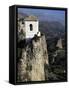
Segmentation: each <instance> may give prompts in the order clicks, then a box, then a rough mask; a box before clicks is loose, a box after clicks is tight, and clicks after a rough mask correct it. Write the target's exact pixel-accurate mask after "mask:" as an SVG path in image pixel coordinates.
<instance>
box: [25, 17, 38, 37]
mask: <svg viewBox="0 0 69 90" xmlns="http://www.w3.org/2000/svg"><path fill="white" fill-rule="evenodd" d="M24 24H25V32H26V38H33V37H34V35H35V34H37V32H38V31H39V22H38V19H37V17H35V16H28V17H26V18H25V19H24Z"/></svg>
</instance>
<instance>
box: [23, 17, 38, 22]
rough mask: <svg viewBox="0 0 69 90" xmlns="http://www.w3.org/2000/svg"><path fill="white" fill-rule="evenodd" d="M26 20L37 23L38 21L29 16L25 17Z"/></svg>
mask: <svg viewBox="0 0 69 90" xmlns="http://www.w3.org/2000/svg"><path fill="white" fill-rule="evenodd" d="M24 20H25V21H37V20H38V19H37V17H35V16H27V17H25V19H24Z"/></svg>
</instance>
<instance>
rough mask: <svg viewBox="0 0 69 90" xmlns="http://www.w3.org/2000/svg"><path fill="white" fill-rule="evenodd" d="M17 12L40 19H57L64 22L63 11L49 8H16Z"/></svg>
mask: <svg viewBox="0 0 69 90" xmlns="http://www.w3.org/2000/svg"><path fill="white" fill-rule="evenodd" d="M18 13H25V14H27V15H34V16H37V17H38V19H39V20H42V21H46V20H47V21H59V22H61V23H63V24H64V23H65V11H63V10H49V9H31V8H18Z"/></svg>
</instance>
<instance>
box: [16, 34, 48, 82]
mask: <svg viewBox="0 0 69 90" xmlns="http://www.w3.org/2000/svg"><path fill="white" fill-rule="evenodd" d="M19 49H20V48H19ZM46 65H49V63H48V53H47V45H46V40H45V36H44V35H42V36H40V37H37V36H36V37H34V38H33V39H32V40H30V41H29V42H28V43H27V45H26V46H25V47H24V48H22V49H21V51H20V58H19V60H18V63H17V69H18V70H17V81H18V82H21V81H22V82H23V81H42V80H47V79H48V78H47V73H45V72H47V70H46V69H45V66H46Z"/></svg>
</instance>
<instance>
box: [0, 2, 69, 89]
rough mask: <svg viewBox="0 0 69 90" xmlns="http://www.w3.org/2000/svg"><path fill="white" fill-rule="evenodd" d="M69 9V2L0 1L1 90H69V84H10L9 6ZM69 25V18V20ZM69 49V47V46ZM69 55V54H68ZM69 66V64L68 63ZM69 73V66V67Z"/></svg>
mask: <svg viewBox="0 0 69 90" xmlns="http://www.w3.org/2000/svg"><path fill="white" fill-rule="evenodd" d="M12 4H23V5H37V6H51V7H67V8H68V16H69V0H1V1H0V90H69V82H67V83H66V82H65V83H46V84H37V85H36V84H35V85H19V86H14V85H11V84H9V83H8V72H9V64H8V63H9V9H8V7H9V5H12ZM68 23H69V18H68ZM68 34H69V30H68ZM68 45H69V35H68ZM68 47H69V46H68ZM68 52H69V48H68ZM68 55H69V53H68ZM68 59H69V57H68ZM68 65H69V62H68ZM68 71H69V66H68ZM68 80H69V79H68Z"/></svg>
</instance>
